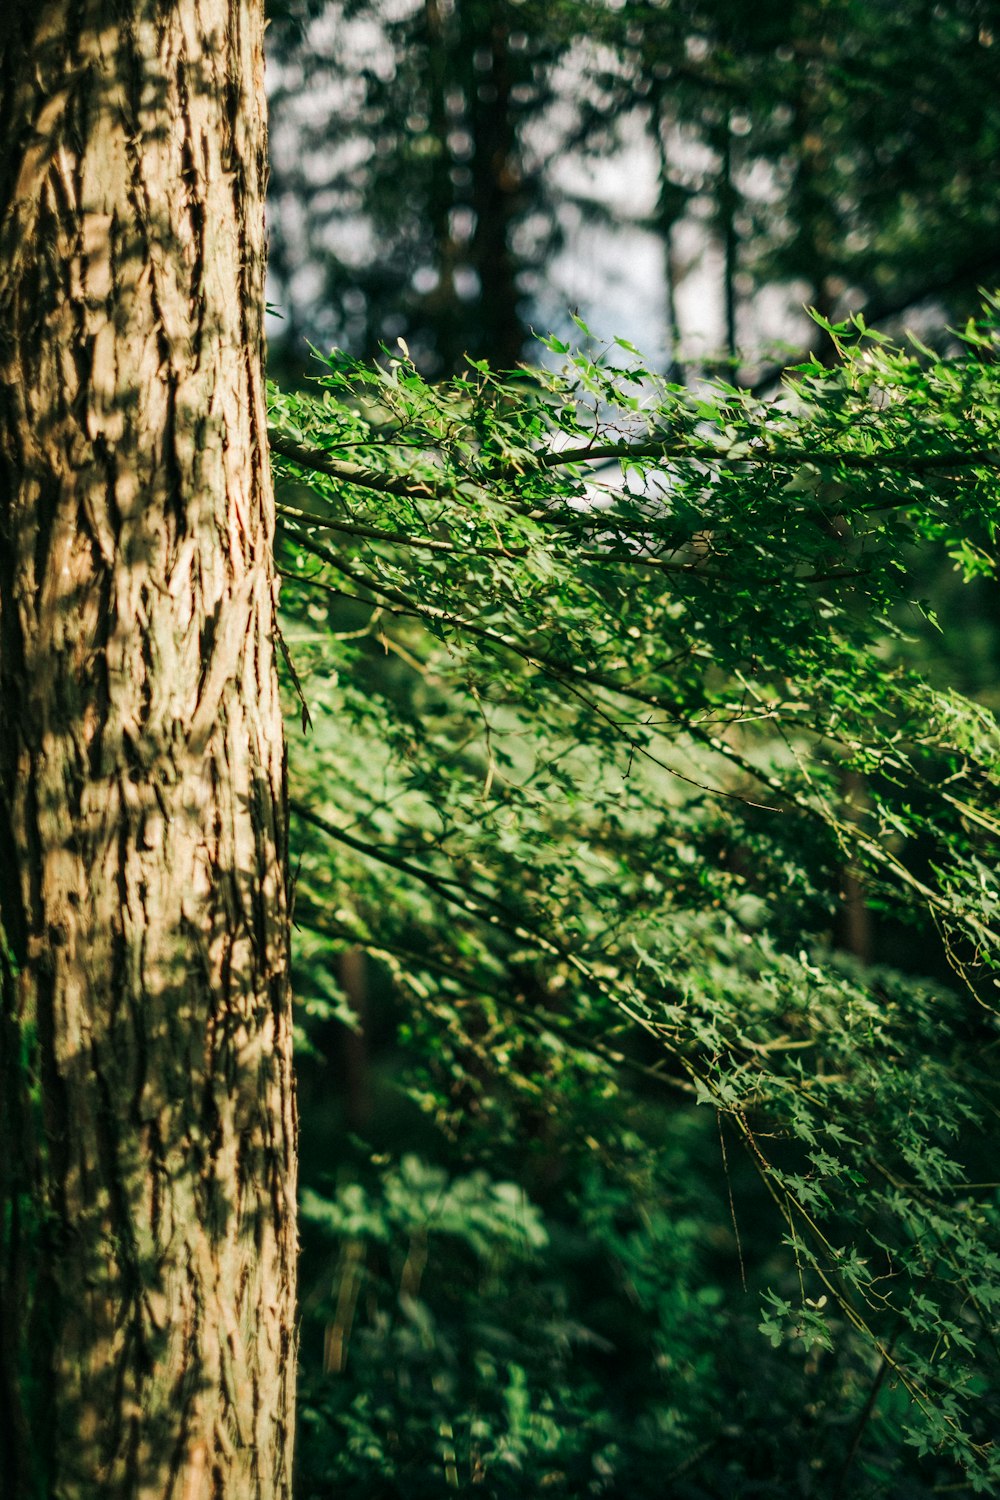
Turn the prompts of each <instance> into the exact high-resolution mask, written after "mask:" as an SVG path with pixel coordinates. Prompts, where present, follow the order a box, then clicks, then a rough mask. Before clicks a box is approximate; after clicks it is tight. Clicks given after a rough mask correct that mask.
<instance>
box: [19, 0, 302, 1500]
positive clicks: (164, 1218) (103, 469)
mask: <svg viewBox="0 0 1000 1500" xmlns="http://www.w3.org/2000/svg"><path fill="white" fill-rule="evenodd" d="M262 30H263V22H262V15H261V6H260V5H259V4H258V3H250V0H246V3H244V0H169V3H167V0H117V3H115V0H30V3H29V0H8V8H7V11H6V14H5V17H4V19H3V20H0V132H2V144H3V150H2V152H0V859H2V864H0V919H2V924H3V949H2V956H0V996H2V1010H0V1085H2V1090H3V1101H2V1102H0V1112H2V1113H0V1130H2V1137H0V1138H2V1140H3V1142H4V1151H3V1152H2V1153H0V1156H2V1157H3V1158H4V1159H3V1161H2V1162H0V1198H2V1207H3V1214H4V1217H3V1220H2V1236H3V1243H2V1246H0V1251H2V1256H0V1319H2V1327H0V1343H2V1353H0V1381H2V1385H0V1447H2V1448H3V1450H4V1454H5V1457H9V1463H10V1467H9V1468H8V1475H9V1477H8V1479H7V1481H6V1482H5V1481H3V1480H0V1492H2V1493H3V1494H5V1495H6V1494H8V1493H9V1494H10V1495H11V1496H14V1497H17V1500H21V1497H22V1496H24V1497H27V1496H29V1495H30V1496H32V1497H34V1496H42V1495H44V1496H46V1497H48V1496H53V1497H58V1500H70V1497H72V1500H77V1497H79V1500H83V1497H88V1500H89V1497H93V1496H95V1495H98V1494H100V1495H102V1496H109V1497H124V1496H129V1497H143V1500H147V1497H148V1500H154V1497H156V1500H159V1497H176V1500H209V1497H213V1500H214V1497H219V1496H230V1495H231V1496H233V1497H239V1500H244V1497H248V1500H253V1497H267V1500H271V1497H284V1496H287V1495H288V1494H289V1489H290V1468H289V1454H290V1440H291V1411H292V1386H293V1378H294V1368H293V1367H294V1323H293V1286H294V1251H295V1231H294V1206H293V1205H294V1144H295V1140H294V1137H295V1122H294V1101H293V1095H292V1086H291V1073H290V1046H291V1035H290V1018H289V1003H288V957H287V910H286V895H285V870H286V862H287V861H286V828H285V825H286V812H285V803H284V795H285V794H284V761H283V744H282V734H281V720H280V709H279V702H278V693H277V683H276V675H275V658H274V607H275V582H274V574H273V570H272V566H271V560H270V559H271V539H272V534H273V504H272V497H271V490H270V481H269V475H268V469H267V458H266V445H265V441H264V432H265V406H264V388H263V375H262V367H261V345H262V325H261V316H262V306H263V266H264V230H263V190H264V177H265V124H264V117H263V59H262V50H261V40H262ZM8 1144H9V1145H10V1148H11V1149H10V1150H9V1151H8V1150H7V1147H8ZM5 1484H6V1485H9V1486H10V1488H9V1489H8V1488H6V1487H5Z"/></svg>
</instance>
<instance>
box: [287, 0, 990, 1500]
mask: <svg viewBox="0 0 1000 1500" xmlns="http://www.w3.org/2000/svg"><path fill="white" fill-rule="evenodd" d="M997 9H998V8H997V7H996V6H994V5H992V4H976V3H972V0H970V3H947V4H940V5H930V4H927V5H924V4H919V5H912V4H901V3H893V0H882V3H877V4H873V5H868V6H864V7H861V6H858V5H856V4H849V3H847V0H831V3H820V0H802V3H797V4H794V5H791V6H787V7H783V8H780V9H779V8H777V7H770V6H766V7H758V8H756V9H751V8H747V7H746V6H744V5H742V4H738V3H735V0H733V3H721V0H720V3H715V4H694V3H679V4H669V5H668V4H661V5H655V4H641V3H636V4H632V3H630V4H627V5H624V6H615V5H612V4H604V5H598V4H589V3H566V4H560V5H551V6H545V7H543V6H540V5H537V6H536V5H534V4H533V3H532V0H525V3H522V4H515V3H512V0H502V3H501V0H478V3H470V0H451V3H446V0H428V3H425V4H401V5H389V4H384V5H383V4H381V3H380V4H377V5H351V4H343V5H341V4H318V3H317V4H313V5H312V6H311V7H310V8H308V9H306V8H303V9H296V8H294V7H292V8H290V9H285V10H282V11H280V12H278V13H276V15H275V20H274V25H273V26H272V31H271V36H272V55H273V62H272V76H273V78H274V79H275V84H274V95H273V102H272V115H273V126H272V143H273V156H274V161H273V168H272V192H273V198H272V209H271V224H272V276H273V287H274V290H273V293H272V295H273V297H274V299H275V301H276V302H277V304H278V307H279V310H280V312H281V314H282V317H283V319H284V322H283V323H281V324H278V325H276V328H275V330H274V332H275V338H274V340H273V343H274V360H273V364H274V368H275V369H276V370H277V371H279V372H286V373H287V374H288V375H289V380H288V382H287V383H286V384H287V389H286V393H285V395H284V396H281V397H279V396H277V394H276V395H275V408H274V422H275V451H276V454H277V462H278V464H279V471H280V482H281V491H280V493H281V497H282V500H283V504H284V516H283V526H284V531H283V538H284V539H283V552H282V557H281V563H282V566H283V568H284V570H285V573H286V575H287V580H286V585H285V593H284V612H285V625H284V629H285V637H286V642H287V646H288V651H289V658H290V661H291V663H292V666H293V668H294V672H295V676H296V681H293V680H291V679H290V680H289V683H288V689H289V694H290V701H294V700H295V697H296V694H297V693H300V694H301V701H302V702H303V703H304V712H305V711H306V710H307V711H308V714H309V715H310V716H311V724H310V726H309V728H308V730H305V731H304V733H303V736H302V737H301V738H300V739H298V740H297V741H293V745H292V750H291V758H292V781H293V816H294V826H295V829H296V844H295V856H294V858H295V860H296V861H297V871H296V906H295V912H296V922H297V926H298V941H297V966H298V982H297V992H298V996H299V1019H300V1028H301V1029H300V1042H301V1046H302V1052H303V1055H302V1062H301V1078H302V1085H301V1096H302V1121H303V1130H302V1176H303V1182H304V1185H305V1188H304V1198H303V1213H304V1219H305V1230H304V1236H305V1239H304V1260H303V1274H302V1284H303V1307H302V1315H303V1332H302V1372H301V1392H302V1423H301V1432H300V1439H299V1459H298V1473H299V1487H300V1493H301V1494H302V1496H303V1497H309V1500H314V1497H315V1500H320V1497H325V1496H327V1495H331V1496H332V1495H334V1494H337V1495H340V1494H344V1495H355V1496H358V1497H361V1496H364V1497H366V1500H368V1497H386V1500H388V1497H399V1500H410V1497H414V1500H417V1497H424V1496H438V1495H441V1494H446V1493H450V1492H452V1491H458V1492H463V1493H464V1492H468V1493H470V1494H471V1493H476V1494H485V1495H495V1496H498V1497H500V1496H512V1497H513V1496H522V1495H525V1494H533V1493H535V1492H539V1493H544V1492H550V1493H553V1494H562V1495H567V1496H573V1497H579V1496H583V1495H589V1494H593V1495H606V1496H617V1495H621V1496H625V1495H629V1496H650V1497H652V1496H663V1495H670V1496H674V1495H676V1496H679V1497H709V1496H719V1497H730V1496H753V1495H762V1496H773V1495H789V1496H791V1495H795V1496H800V1495H801V1496H805V1497H810V1496H817V1497H818V1496H823V1497H831V1500H841V1497H847V1496H855V1495H860V1496H875V1495H879V1496H898V1497H900V1500H902V1497H911V1496H917V1495H923V1494H927V1495H930V1494H933V1493H937V1492H940V1491H941V1490H943V1489H944V1490H947V1491H948V1492H949V1493H955V1494H962V1493H968V1494H971V1493H976V1492H978V1493H989V1492H990V1491H991V1488H992V1487H993V1486H994V1485H995V1483H996V1474H995V1468H996V1460H995V1456H994V1454H993V1449H992V1448H991V1437H992V1433H993V1431H994V1430H995V1427H996V1418H997V1413H996V1411H995V1410H994V1408H993V1405H992V1404H991V1398H990V1388H991V1386H992V1388H993V1390H994V1391H995V1388H996V1370H995V1346H994V1345H993V1343H992V1339H993V1336H994V1335H993V1328H994V1327H995V1322H996V1308H997V1305H998V1300H1000V1298H998V1291H997V1270H998V1269H1000V1259H998V1256H1000V1250H998V1246H997V1240H996V1203H997V1198H996V1184H995V1182H994V1181H993V1180H992V1179H993V1178H994V1177H995V1175H996V1173H995V1166H994V1165H993V1156H992V1155H991V1143H995V1138H996V1131H995V1124H994V1123H993V1122H994V1121H995V1118H996V1104H997V1101H996V1093H995V1087H994V1085H993V1083H992V1080H991V1077H990V1074H991V1071H993V1069H992V1059H993V1058H994V1057H995V1049H996V1031H995V1022H994V1018H993V1011H992V1009H991V1008H990V1007H991V1005H992V996H993V993H994V990H995V980H994V979H993V978H992V974H993V972H994V971H993V968H992V964H993V963H994V957H993V955H994V954H995V924H996V916H995V905H996V899H997V897H996V890H995V880H994V878H993V875H992V869H993V867H994V865H995V852H994V846H995V838H996V832H997V830H996V825H995V803H996V764H997V756H996V728H995V720H994V718H993V710H995V708H996V706H997V701H998V699H997V692H996V681H997V666H998V659H1000V647H998V636H997V632H996V628H995V620H996V599H997V596H996V583H995V578H994V576H993V572H992V561H993V553H994V552H995V538H994V536H993V532H992V529H991V524H992V523H991V517H992V516H995V510H996V479H995V463H994V460H993V459H992V458H991V457H990V454H991V453H993V452H994V451H995V445H996V414H997V392H996V381H995V369H996V363H995V361H996V343H995V328H994V326H993V324H994V315H993V313H992V312H988V313H987V315H986V318H985V320H984V322H983V323H981V324H979V325H977V324H976V323H975V322H974V323H973V324H971V325H970V326H969V328H968V329H967V334H966V340H965V341H964V342H963V341H962V339H961V338H960V337H959V335H957V334H955V333H952V332H949V326H950V325H954V324H955V323H956V322H957V323H958V324H959V326H961V325H962V324H963V323H964V320H965V317H966V316H967V315H968V314H969V313H972V314H973V315H974V316H978V311H977V310H978V308H979V306H980V303H981V298H980V296H979V293H978V290H977V288H978V286H979V285H981V284H987V285H989V284H992V283H993V282H995V281H996V280H997V271H998V269H1000V189H998V186H997V182H996V177H995V172H994V171H993V170H992V162H993V161H994V160H995V158H996V154H997V134H998V122H1000V104H998V102H997V98H996V90H995V77H994V75H995V65H994V57H995V48H996V45H997V44H996V43H995V41H994V33H995V30H996V20H997ZM629 172H632V173H635V174H637V175H638V176H639V177H641V178H642V179H643V181H644V182H645V184H646V187H645V189H644V206H642V207H640V208H639V209H638V210H633V209H630V210H629V215H626V216H623V214H622V213H621V211H620V209H619V207H618V204H619V203H620V199H617V198H616V197H615V195H614V193H613V192H612V191H610V187H609V185H610V184H611V183H612V182H613V180H614V179H615V178H616V177H620V176H621V175H623V174H627V173H629ZM638 196H639V199H643V194H642V193H640V194H639V195H638ZM581 226H589V229H588V231H587V233H588V234H592V235H593V236H594V237H595V238H587V237H586V236H584V235H583V231H582V228H581ZM637 234H641V235H645V236H646V237H647V239H648V238H649V237H652V239H653V241H654V242H655V244H656V246H657V257H658V264H659V266H660V268H661V269H660V272H659V285H658V286H657V288H656V290H655V293H654V294H653V302H654V304H655V305H656V306H657V307H658V308H659V310H660V311H659V317H660V327H659V329H658V330H653V331H651V333H650V340H649V341H650V342H651V343H654V344H656V345H657V346H658V349H659V353H658V355H657V365H658V369H657V368H654V367H653V366H652V365H648V366H645V365H643V364H642V362H641V361H640V359H639V357H638V355H637V353H636V352H635V351H634V350H632V349H630V348H629V347H627V346H626V347H624V348H623V347H621V346H618V347H617V348H609V349H607V350H603V346H601V345H600V344H599V342H598V341H597V340H596V339H595V338H594V337H593V335H591V333H590V331H589V329H587V328H582V327H576V328H574V327H573V325H572V323H571V321H570V318H569V316H568V313H567V312H566V310H565V308H562V309H560V308H559V298H560V295H561V293H560V286H561V282H560V279H559V278H560V275H564V274H565V267H566V265H567V263H568V262H570V261H572V257H573V255H574V253H576V254H577V255H579V253H580V247H581V246H586V245H591V244H594V243H596V242H597V241H598V239H599V241H600V242H601V243H602V244H604V245H606V246H609V247H611V248H610V249H609V250H607V252H606V253H607V254H608V256H609V258H610V259H611V260H614V259H615V258H616V257H617V258H618V259H621V260H624V261H626V262H627V258H628V256H629V255H630V254H631V253H632V251H633V250H634V248H635V246H636V244H637V243H638V241H637V240H636V235H637ZM615 246H618V247H620V248H619V249H618V250H615V248H614V247H615ZM626 274H627V271H626ZM696 295H701V296H703V297H705V298H706V299H707V300H708V301H710V302H711V304H712V307H711V309H710V311H711V313H712V316H711V317H707V318H706V319H705V320H704V321H705V323H707V325H708V326H709V327H710V328H713V329H714V330H715V339H716V342H715V347H714V348H712V347H708V346H707V344H706V340H705V338H704V337H703V338H702V339H701V340H700V342H699V340H698V338H697V337H696V335H697V334H698V333H699V332H701V331H702V329H701V326H699V325H698V323H697V318H696V312H695V311H693V303H692V298H693V297H694V296H696ZM600 301H601V292H600V290H599V289H598V290H596V291H594V292H593V303H594V307H595V309H596V312H595V313H594V314H592V315H591V316H597V315H599V314H600ZM803 303H807V304H810V305H812V306H814V307H816V308H817V309H818V310H819V313H820V315H821V317H820V321H819V322H818V323H815V324H809V323H808V322H807V320H806V319H805V318H804V316H803V315H802V314H801V312H800V308H801V305H802V304H803ZM851 308H853V309H863V310H864V311H865V312H866V314H868V315H869V316H870V317H877V318H879V319H883V320H885V321H887V322H888V323H889V324H890V325H891V324H892V323H893V322H894V320H896V321H897V324H898V323H900V322H904V323H905V322H910V323H912V324H914V325H915V326H916V327H917V328H918V330H919V332H920V334H921V337H922V339H923V340H924V341H925V342H924V343H923V344H922V345H919V346H911V347H910V348H909V349H908V350H907V351H906V352H903V353H900V352H898V351H897V350H896V349H895V348H894V346H892V345H888V344H884V343H882V342H880V341H878V340H877V339H872V338H867V337H866V336H865V335H864V333H863V330H862V329H859V328H858V327H857V326H856V325H852V326H850V327H846V328H841V329H840V331H839V332H838V331H836V328H835V327H832V320H834V319H837V318H843V317H844V316H845V314H846V312H847V310H848V309H851ZM824 320H825V321H824ZM536 326H554V327H555V328H556V336H555V337H554V338H553V339H551V340H550V341H549V342H548V346H547V348H541V347H540V346H539V345H538V344H537V343H533V342H532V340H531V337H530V329H531V328H532V327H536ZM399 338H402V339H403V340H404V341H405V344H406V346H408V347H407V348H404V351H403V356H402V357H400V355H399V353H398V351H397V350H396V348H395V341H396V340H397V339H399ZM307 339H308V340H310V341H311V342H313V343H315V344H317V345H319V346H321V347H324V348H325V347H326V346H327V345H328V344H329V343H331V342H333V343H335V344H338V345H339V346H341V347H342V348H343V349H345V350H347V351H350V352H352V353H354V354H357V355H359V356H361V357H362V358H363V359H370V358H371V357H373V356H378V355H379V348H380V345H381V344H383V343H386V344H388V345H389V346H390V352H389V353H385V352H383V353H382V355H381V356H380V364H379V365H376V366H374V367H371V368H367V369H366V368H365V367H364V366H360V365H355V364H353V363H352V362H351V361H350V360H344V361H342V362H341V361H339V360H337V359H334V360H332V361H330V362H329V363H327V364H325V365H324V366H322V367H318V366H316V365H315V364H313V365H312V366H311V367H310V365H309V363H308V355H307V351H306V345H305V341H306V340H307ZM781 341H784V342H785V343H786V344H787V345H790V346H792V347H798V345H799V344H800V343H801V344H802V346H803V347H808V346H811V347H813V348H814V349H815V350H816V351H817V358H816V359H815V360H807V359H806V357H805V356H800V357H798V360H797V363H798V365H799V368H798V370H797V372H796V373H794V374H793V376H792V377H791V378H792V380H793V382H794V388H793V387H792V386H790V385H785V386H780V385H779V379H778V375H779V368H778V365H776V364H772V363H771V359H772V358H773V353H772V351H771V349H770V348H769V346H770V345H772V344H774V343H776V342H781ZM571 342H572V343H573V345H574V347H570V345H571ZM576 345H579V346H580V347H579V348H577V347H575V346H576ZM533 350H534V351H535V352H534V353H533V352H532V351H533ZM602 350H603V352H601V351H602ZM410 354H412V356H413V358H412V361H411V359H410V357H409V356H410ZM524 357H527V358H528V359H529V360H535V359H537V358H544V360H545V361H546V362H547V364H548V365H549V366H550V367H551V368H550V373H548V374H545V373H543V372H533V373H532V372H523V373H522V374H520V375H519V376H517V377H515V378H514V379H512V380H511V381H508V382H501V381H498V380H496V379H495V378H494V377H493V376H491V375H490V374H489V372H488V369H487V368H486V365H485V364H484V363H483V361H489V363H490V364H491V365H492V366H494V367H495V368H500V369H510V368H513V367H514V366H515V365H516V363H517V362H518V360H519V359H521V358H524ZM477 361H478V362H479V363H478V364H477V363H475V362H477ZM554 367H561V373H552V372H551V369H552V368H554ZM719 370H722V371H723V372H724V373H725V374H726V375H727V376H728V377H729V378H730V379H731V381H732V382H733V383H732V384H731V385H727V384H726V383H725V382H722V383H719V382H718V381H716V382H715V383H714V384H711V385H706V383H705V380H706V376H707V375H711V374H712V373H713V372H714V373H715V374H716V375H717V373H718V371H719ZM418 371H419V372H421V373H418ZM303 373H307V374H308V376H309V379H307V380H306V382H305V387H304V391H301V390H300V393H296V390H295V384H296V383H299V385H300V387H301V378H302V375H303ZM317 375H319V376H320V377H321V381H320V384H319V385H316V384H315V383H314V382H315V377H316V376H317ZM449 375H450V376H457V377H458V378H457V380H455V381H454V382H453V383H452V384H451V385H441V384H438V385H428V384H426V383H425V378H424V377H429V378H431V379H432V380H437V381H440V380H441V379H442V377H445V376H449ZM664 376H665V377H666V378H665V379H664V378H663V377H664ZM747 385H753V386H754V387H756V388H757V390H758V392H759V393H771V394H773V395H774V396H775V397H776V399H775V400H773V401H770V402H768V403H767V404H761V403H760V402H759V401H758V400H757V399H756V397H754V396H752V395H749V394H747V393H746V391H745V389H741V388H743V387H745V386H747ZM304 392H312V394H305V393H304ZM622 445H625V446H627V448H628V453H627V454H626V455H625V458H624V462H623V456H622V454H621V452H620V451H619V449H620V448H621V446H622ZM644 445H645V451H644ZM559 448H562V449H563V450H564V451H566V450H568V451H569V452H570V453H572V451H573V450H574V448H575V449H577V450H579V451H580V452H581V453H583V451H584V450H585V452H586V460H585V462H582V466H581V464H580V463H578V464H577V465H576V466H573V465H572V464H569V461H568V460H567V464H568V467H567V464H561V463H559V464H557V463H555V462H554V461H552V453H553V451H554V450H555V449H559ZM595 449H596V450H597V452H596V453H595ZM604 449H607V450H608V452H607V454H606V455H605V456H604V457H603V458H602V457H601V452H603V450H604ZM774 451H778V452H779V453H789V454H794V455H796V456H795V457H794V458H791V457H790V458H789V459H788V460H787V461H786V462H784V463H783V466H781V467H779V469H778V470H776V469H775V468H774V466H773V464H772V463H771V462H770V457H769V455H771V454H772V453H773V452H774ZM963 453H965V454H968V455H978V456H979V463H978V466H977V463H976V462H975V461H974V459H973V457H971V456H970V457H969V458H968V459H963V458H962V454H963ZM546 454H548V455H549V457H548V458H546V457H545V455H546ZM817 454H819V456H820V457H819V461H818V462H817V461H816V455H817ZM949 454H951V455H952V456H953V457H954V456H955V455H956V454H957V455H958V457H957V460H956V462H955V463H953V464H952V465H951V466H949V465H948V463H947V462H944V461H943V458H947V456H948V455H949ZM675 460H676V461H675ZM962 693H965V694H967V695H968V697H967V698H963V697H962V696H961V694H962Z"/></svg>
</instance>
